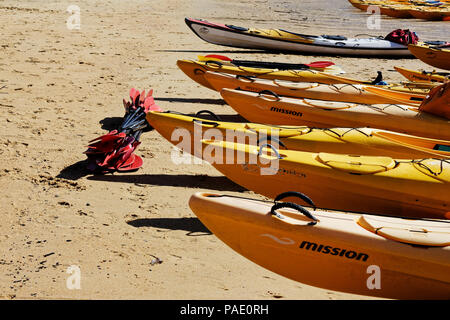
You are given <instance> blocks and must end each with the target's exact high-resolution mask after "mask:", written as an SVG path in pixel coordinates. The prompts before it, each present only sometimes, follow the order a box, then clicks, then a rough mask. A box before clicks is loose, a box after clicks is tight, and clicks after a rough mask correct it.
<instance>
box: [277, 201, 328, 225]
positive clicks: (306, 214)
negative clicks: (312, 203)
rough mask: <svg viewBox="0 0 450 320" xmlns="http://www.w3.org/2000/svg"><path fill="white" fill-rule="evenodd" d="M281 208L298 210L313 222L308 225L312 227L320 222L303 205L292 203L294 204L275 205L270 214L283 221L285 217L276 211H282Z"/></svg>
mask: <svg viewBox="0 0 450 320" xmlns="http://www.w3.org/2000/svg"><path fill="white" fill-rule="evenodd" d="M281 208H290V209H294V210H297V211H298V212H300V213H301V214H303V215H304V216H305V217H307V218H309V219H311V220H313V221H311V222H310V223H308V225H310V226H313V225H315V224H317V222H318V221H319V219H317V218H316V217H315V216H313V215H312V214H311V212H309V211H308V210H306V209H305V208H303V207H302V206H301V205H299V204H296V203H292V202H280V203H275V204H274V205H273V206H272V208H271V209H270V213H271V214H273V215H274V216H277V217H279V218H281V219H283V216H281V215H280V214H279V213H277V212H276V210H278V209H281Z"/></svg>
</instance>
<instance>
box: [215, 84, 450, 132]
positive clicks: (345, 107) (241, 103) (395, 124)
mask: <svg viewBox="0 0 450 320" xmlns="http://www.w3.org/2000/svg"><path fill="white" fill-rule="evenodd" d="M221 95H222V97H223V98H224V99H225V101H226V102H227V103H228V104H229V105H230V106H231V107H232V108H233V109H234V110H235V111H236V112H238V113H239V114H240V115H241V116H242V117H244V118H245V119H247V120H248V121H251V122H257V123H265V124H281V125H306V126H311V127H322V128H329V127H350V128H353V127H371V128H378V129H383V130H389V131H395V132H400V133H406V134H410V135H415V136H420V137H427V138H432V139H440V140H450V121H449V120H447V119H444V118H442V117H439V116H435V115H433V114H429V113H426V112H420V111H419V110H418V108H416V107H411V106H406V105H392V104H387V105H380V104H378V105H363V104H361V105H359V104H353V103H348V102H335V101H321V100H311V99H302V98H288V97H280V96H274V95H272V94H269V93H253V92H249V91H239V90H231V89H223V90H222V91H221Z"/></svg>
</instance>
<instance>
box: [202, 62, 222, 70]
mask: <svg viewBox="0 0 450 320" xmlns="http://www.w3.org/2000/svg"><path fill="white" fill-rule="evenodd" d="M210 64H213V65H215V66H210ZM205 65H206V66H208V67H211V68H217V69H220V68H222V66H223V63H222V62H220V61H215V60H208V61H205Z"/></svg>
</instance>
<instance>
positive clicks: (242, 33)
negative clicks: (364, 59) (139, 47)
mask: <svg viewBox="0 0 450 320" xmlns="http://www.w3.org/2000/svg"><path fill="white" fill-rule="evenodd" d="M185 21H186V24H187V25H188V26H189V28H190V29H191V30H192V31H193V32H194V33H195V34H196V35H197V36H198V37H200V38H201V39H203V40H205V41H207V42H210V43H213V44H218V45H222V46H228V47H235V48H246V49H262V50H268V51H278V52H286V51H287V52H297V53H310V54H322V55H351V56H386V57H387V56H391V57H392V56H395V57H411V56H412V54H411V52H409V50H408V47H407V46H405V45H402V44H399V43H395V42H392V41H388V40H385V39H384V38H382V37H378V38H377V37H371V38H347V37H344V36H335V35H322V36H313V35H306V34H300V33H294V32H290V31H286V30H283V29H255V28H243V27H238V26H234V25H229V24H217V23H211V22H208V21H204V20H196V19H190V18H186V19H185Z"/></svg>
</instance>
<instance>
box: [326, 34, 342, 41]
mask: <svg viewBox="0 0 450 320" xmlns="http://www.w3.org/2000/svg"><path fill="white" fill-rule="evenodd" d="M321 37H322V38H325V39H329V40H347V39H348V38H347V37H344V36H332V35H327V34H324V35H322V36H321Z"/></svg>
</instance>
